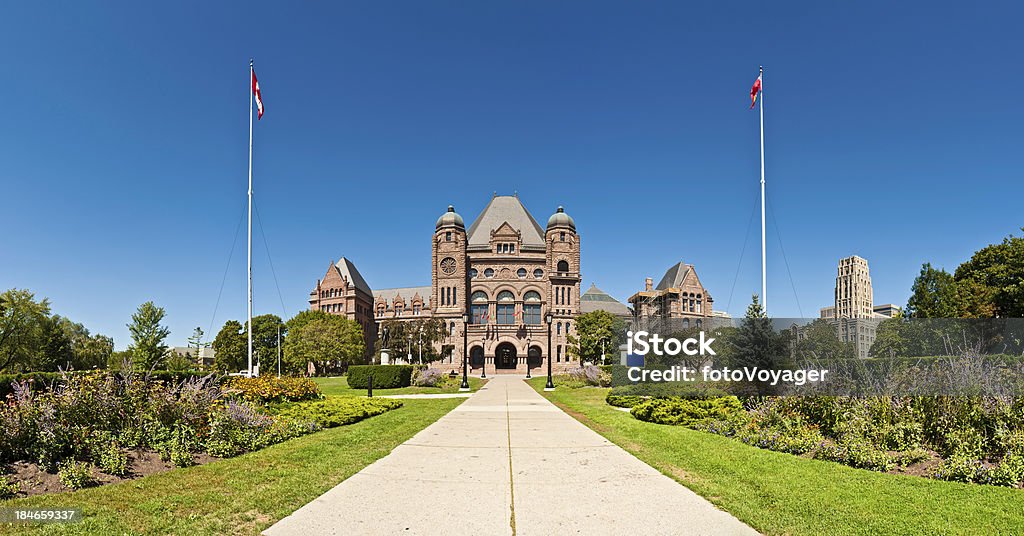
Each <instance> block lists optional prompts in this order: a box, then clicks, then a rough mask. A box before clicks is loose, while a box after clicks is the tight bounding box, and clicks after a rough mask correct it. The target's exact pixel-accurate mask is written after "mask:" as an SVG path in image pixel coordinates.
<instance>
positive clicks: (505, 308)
mask: <svg viewBox="0 0 1024 536" xmlns="http://www.w3.org/2000/svg"><path fill="white" fill-rule="evenodd" d="M496 313H497V316H498V323H499V324H515V323H516V297H515V295H513V294H512V293H511V292H509V291H507V290H503V291H501V292H499V293H498V308H497V311H496Z"/></svg>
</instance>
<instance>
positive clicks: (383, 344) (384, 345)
mask: <svg viewBox="0 0 1024 536" xmlns="http://www.w3.org/2000/svg"><path fill="white" fill-rule="evenodd" d="M380 330H381V333H382V334H383V335H382V336H381V338H380V364H381V365H386V364H387V363H385V362H384V357H385V356H388V327H387V326H381V328H380ZM389 361H390V360H389Z"/></svg>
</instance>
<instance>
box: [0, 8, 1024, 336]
mask: <svg viewBox="0 0 1024 536" xmlns="http://www.w3.org/2000/svg"><path fill="white" fill-rule="evenodd" d="M693 4H694V3H684V2H618V3H603V2H593V1H587V2H549V1H543V2H541V1H530V2H465V1H463V2H358V3H353V2H346V3H344V4H342V3H334V2H322V3H315V4H314V3H309V4H305V5H304V8H303V9H298V10H292V9H288V8H285V6H284V4H281V3H279V2H278V3H261V2H243V3H235V4H233V5H227V4H226V3H220V2H212V3H211V2H182V3H179V2H173V3H163V4H153V3H145V5H143V4H141V3H138V2H103V3H99V4H98V3H86V2H60V3H51V2H20V3H8V4H6V5H5V6H4V7H3V9H2V12H0V64H2V65H3V66H4V67H3V73H2V75H0V79H2V80H3V84H2V88H0V95H2V100H3V114H2V119H0V186H2V192H3V194H2V200H3V203H2V206H3V208H2V213H3V216H4V218H3V221H4V225H3V227H4V232H3V233H2V234H0V288H10V287H19V288H28V289H31V290H33V291H34V292H36V293H37V296H46V297H48V298H50V300H51V301H52V303H53V309H54V311H55V312H58V313H60V314H63V315H66V316H69V317H71V318H72V319H75V320H77V321H81V322H83V323H85V324H86V326H87V327H89V328H90V329H92V330H93V331H94V332H100V333H104V334H107V335H111V336H113V337H114V338H115V341H116V345H117V347H118V348H123V347H125V346H126V345H127V344H128V342H129V341H128V334H127V329H126V328H125V323H126V322H127V321H128V319H129V316H130V315H131V313H132V312H133V310H134V309H135V307H136V306H138V305H139V304H140V303H142V302H143V301H146V300H153V301H155V302H156V303H157V304H158V305H161V306H163V307H165V308H166V309H167V313H168V314H167V323H168V325H169V326H170V328H171V329H172V336H171V339H170V342H172V343H174V344H184V342H185V339H186V338H187V337H188V336H189V334H190V332H191V329H192V328H193V327H195V326H201V327H202V328H203V329H204V330H206V329H207V328H208V327H209V325H210V323H211V316H212V315H213V311H214V306H215V303H216V299H217V292H218V289H219V288H220V286H221V279H222V277H223V276H224V273H225V266H226V265H227V262H228V251H229V249H230V247H231V244H232V238H233V236H234V232H235V229H236V226H237V225H238V222H239V221H240V218H241V216H242V214H243V206H244V202H245V183H246V165H247V161H246V155H247V146H246V144H247V135H248V130H247V127H248V126H247V118H246V108H245V104H244V102H245V99H246V97H247V93H248V78H247V77H248V59H249V57H254V58H255V60H256V72H257V74H258V75H259V77H260V81H261V87H262V89H263V95H264V101H265V103H266V114H265V115H264V117H263V120H262V121H260V122H259V123H258V124H257V125H256V132H255V159H254V167H255V171H254V175H255V183H256V199H257V201H256V203H257V207H258V209H259V213H260V216H261V219H262V222H263V224H264V225H265V228H266V239H267V243H268V244H269V247H270V250H271V253H272V259H273V263H274V268H275V270H276V274H277V279H278V281H279V283H280V289H281V293H282V295H283V301H284V308H285V309H286V311H285V313H284V314H286V315H288V316H290V315H292V314H294V313H295V312H297V311H299V310H301V309H302V308H304V307H305V306H306V299H307V297H308V293H309V291H310V288H311V287H312V286H313V285H314V284H315V281H316V279H317V278H319V277H322V275H323V273H324V271H325V270H326V268H327V264H328V261H329V260H331V259H336V258H338V257H339V256H341V255H345V256H347V257H349V258H351V259H353V260H354V261H355V262H356V263H357V265H358V267H359V269H360V270H361V271H362V273H363V275H364V276H365V277H366V278H367V280H368V281H369V283H370V284H371V285H372V286H374V287H389V286H404V285H425V284H429V281H430V279H429V278H430V249H429V247H430V246H429V244H430V236H431V233H432V232H433V223H434V220H435V219H436V218H437V217H438V216H439V215H440V214H441V213H442V212H443V211H444V210H445V208H446V207H447V205H448V204H449V203H453V204H454V205H455V206H456V208H457V209H458V211H459V212H461V213H462V215H463V216H464V217H465V218H466V219H467V223H468V222H469V221H470V220H471V219H472V218H474V217H475V216H476V215H477V214H478V213H479V211H480V209H481V208H482V207H483V206H484V204H485V203H486V202H487V200H488V199H489V198H490V196H491V195H492V193H493V192H494V191H498V192H499V193H502V194H511V193H512V192H513V191H518V192H519V195H520V197H521V198H522V199H523V201H524V202H525V204H526V205H527V207H528V208H529V209H530V210H531V211H532V212H533V213H534V216H535V217H536V218H537V219H538V220H540V221H541V222H542V223H543V222H545V221H546V219H547V217H548V216H549V215H550V214H551V212H553V211H554V209H555V208H556V207H557V206H558V205H565V207H566V211H567V212H568V213H569V214H571V215H572V216H573V217H574V218H575V219H576V222H577V225H578V228H579V231H580V233H581V235H582V245H583V274H584V286H585V287H588V286H589V285H590V283H591V282H596V283H597V284H598V285H599V286H600V287H602V288H604V289H605V290H607V291H608V292H610V293H611V294H612V295H614V296H615V297H617V298H619V299H625V298H626V297H627V296H629V295H630V294H631V293H632V292H634V291H636V290H638V289H640V288H641V287H642V285H643V279H644V277H646V276H651V277H654V278H655V279H656V280H657V279H658V278H660V277H661V275H662V273H663V272H664V271H665V269H666V268H667V267H668V266H669V265H671V264H672V263H674V262H677V261H679V260H684V261H685V262H690V263H694V264H696V266H697V268H698V273H699V274H700V276H701V278H702V280H703V282H704V284H705V286H706V287H708V289H709V290H710V292H711V294H712V295H713V297H714V298H715V307H716V308H718V309H726V308H727V309H728V311H729V312H731V313H733V314H734V315H739V314H742V311H743V309H744V307H745V305H746V304H747V303H748V302H749V299H750V295H751V293H753V292H755V291H757V290H758V289H759V286H760V282H759V277H760V276H759V259H758V255H759V251H758V246H759V243H758V240H759V237H758V225H757V220H756V217H755V220H754V221H753V225H752V226H750V227H748V222H750V217H751V214H752V211H754V210H755V207H756V198H757V183H758V145H757V144H758V129H757V113H756V111H748V110H747V105H748V103H749V96H748V91H749V89H750V85H751V83H752V82H753V80H754V78H755V77H756V75H757V66H758V65H759V64H764V65H765V69H766V74H765V91H766V93H765V97H766V100H765V104H766V108H765V110H766V150H767V180H768V191H769V194H768V195H769V206H770V208H771V209H772V213H773V214H774V217H775V220H777V228H778V230H779V231H780V232H779V233H776V232H775V227H774V226H773V225H772V224H771V221H772V220H771V219H769V250H768V255H769V296H768V298H769V308H770V311H771V312H772V314H773V315H775V316H797V315H799V314H800V312H801V311H802V313H803V314H804V315H805V316H814V315H816V314H817V309H818V308H819V307H821V306H823V305H827V304H829V303H830V302H831V300H832V288H833V284H834V277H835V265H836V261H837V259H838V258H840V257H843V256H847V255H850V254H857V255H861V256H863V257H865V258H867V259H868V260H869V262H870V265H871V273H872V277H873V279H874V288H875V301H876V302H878V303H885V302H895V303H898V304H902V303H905V301H906V298H907V295H908V294H909V288H910V284H911V282H912V280H913V278H914V276H915V275H916V273H917V271H918V270H919V268H920V265H921V263H922V262H925V261H931V262H933V263H935V264H937V265H939V266H944V267H946V268H947V269H950V270H952V269H954V268H955V267H956V266H957V264H959V263H960V262H962V261H963V260H965V259H966V258H967V257H968V256H969V255H970V253H971V252H973V251H974V250H976V249H978V248H980V247H982V246H984V245H986V244H988V243H992V242H997V241H999V240H1001V239H1002V238H1003V237H1004V236H1006V235H1008V234H1011V233H1019V230H1018V229H1019V227H1020V226H1021V225H1024V218H1021V213H1022V211H1021V208H1020V204H1021V199H1022V198H1024V180H1022V175H1024V173H1022V172H1021V169H1022V165H1021V164H1022V154H1024V151H1022V149H1021V148H1022V146H1024V134H1022V132H1024V129H1022V125H1024V121H1022V120H1024V111H1022V110H1024V106H1022V103H1021V100H1022V95H1021V88H1024V69H1022V68H1021V65H1020V52H1021V50H1020V49H1021V46H1020V45H1021V42H1022V41H1021V34H1020V21H1021V20H1022V19H1024V8H1021V7H1020V4H1019V3H1017V4H1016V5H1014V3H1012V2H1006V3H995V2H985V3H982V4H976V5H973V6H970V7H968V5H967V4H963V3H947V2H921V3H913V4H912V3H909V2H897V3H893V2H870V3H869V2H860V3H857V4H856V6H853V5H847V6H844V7H840V6H839V4H838V3H835V2H807V3H804V4H803V5H799V4H795V3H789V2H786V3H768V4H766V3H764V2H756V3H728V4H726V3H714V4H715V5H714V6H697V5H693ZM783 4H784V5H783ZM257 229H258V228H257ZM748 230H749V234H748ZM745 236H749V241H748V243H747V246H746V253H745V255H744V257H743V262H742V263H741V264H739V260H740V251H741V248H742V246H743V243H744V237H745ZM780 236H781V244H782V246H783V247H784V249H785V253H786V256H787V257H786V258H787V259H788V263H789V268H790V269H791V270H792V277H793V280H794V281H795V287H796V290H795V292H794V290H793V288H792V285H791V284H790V278H789V276H788V274H787V269H786V264H785V263H784V262H783V257H782V255H781V251H780V246H779V244H780V241H779V237H780ZM244 239H245V231H244V228H243V229H242V231H241V234H240V235H239V237H238V243H237V244H236V249H235V253H234V256H233V258H232V259H231V264H230V265H229V269H228V276H227V282H226V284H225V288H224V294H223V297H222V298H221V302H220V307H219V310H218V312H217V318H215V319H214V322H213V331H214V332H216V330H217V329H219V327H220V325H221V324H222V323H223V322H224V321H225V320H227V319H229V318H236V319H238V318H244V316H245V294H244V289H245V272H244V271H245V256H244ZM254 243H255V244H256V248H255V253H254V258H255V267H254V270H255V278H256V310H257V313H267V312H269V313H277V314H279V315H280V314H283V313H282V305H281V303H280V300H279V299H278V293H277V289H276V286H275V282H274V278H273V277H272V274H271V270H270V266H269V264H268V262H267V252H266V248H265V247H264V244H263V239H262V237H261V235H260V234H258V233H257V234H256V236H255V239H254ZM737 269H738V270H739V278H738V280H737V282H736V284H735V291H733V281H734V278H735V276H736V274H737ZM730 297H731V299H730ZM798 300H799V306H798V305H797V304H798ZM212 335H213V334H212V333H210V334H209V336H210V337H212Z"/></svg>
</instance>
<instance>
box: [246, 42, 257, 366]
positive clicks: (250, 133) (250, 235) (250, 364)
mask: <svg viewBox="0 0 1024 536" xmlns="http://www.w3.org/2000/svg"><path fill="white" fill-rule="evenodd" d="M252 77H253V69H252V58H249V81H248V82H249V83H248V86H249V255H248V259H247V268H246V271H247V272H248V290H249V322H248V326H249V371H248V376H249V377H250V378H251V377H252V100H253V98H255V97H254V95H253V91H252Z"/></svg>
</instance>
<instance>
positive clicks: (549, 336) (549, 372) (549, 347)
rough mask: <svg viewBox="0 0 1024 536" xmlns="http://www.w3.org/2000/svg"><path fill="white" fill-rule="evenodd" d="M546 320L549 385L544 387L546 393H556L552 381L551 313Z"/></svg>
mask: <svg viewBox="0 0 1024 536" xmlns="http://www.w3.org/2000/svg"><path fill="white" fill-rule="evenodd" d="M544 320H545V321H546V322H547V323H548V383H547V384H546V385H545V386H544V390H545V391H554V390H555V382H553V381H551V321H552V320H554V319H553V318H552V317H551V313H550V312H548V314H547V316H546V317H545V318H544Z"/></svg>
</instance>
